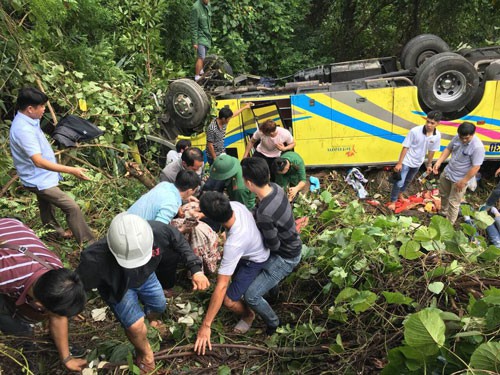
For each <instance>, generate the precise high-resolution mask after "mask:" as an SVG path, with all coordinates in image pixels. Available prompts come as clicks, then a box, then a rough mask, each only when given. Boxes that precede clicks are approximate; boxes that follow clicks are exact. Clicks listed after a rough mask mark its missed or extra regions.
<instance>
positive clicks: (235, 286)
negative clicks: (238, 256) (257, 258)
mask: <svg viewBox="0 0 500 375" xmlns="http://www.w3.org/2000/svg"><path fill="white" fill-rule="evenodd" d="M265 263H266V262H262V263H256V262H252V261H251V260H247V259H242V260H240V261H239V262H238V267H237V269H236V272H235V274H234V275H233V278H232V280H231V284H230V285H229V287H228V288H227V291H226V296H227V297H228V298H229V299H230V300H231V301H239V300H240V299H241V297H243V294H245V292H246V291H247V289H248V287H249V286H250V284H252V282H253V281H254V280H255V278H256V277H257V275H258V274H259V273H260V271H261V270H262V267H263V266H264V264H265Z"/></svg>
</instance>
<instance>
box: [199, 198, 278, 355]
mask: <svg viewBox="0 0 500 375" xmlns="http://www.w3.org/2000/svg"><path fill="white" fill-rule="evenodd" d="M200 209H201V211H202V212H203V213H204V214H205V215H206V216H207V217H208V218H210V219H212V220H214V221H216V222H218V223H221V224H222V225H223V226H224V227H225V228H226V231H227V234H226V235H227V239H226V243H225V244H224V253H223V255H222V261H221V264H220V267H219V274H218V276H217V284H216V285H215V290H214V292H213V294H212V298H210V304H209V306H208V310H207V313H206V315H205V317H204V319H203V322H202V324H201V327H200V329H199V330H198V336H197V338H196V343H195V344H194V351H195V352H197V353H198V354H203V355H204V354H205V349H206V346H207V345H208V348H209V349H210V350H211V349H212V345H211V343H210V334H211V331H210V327H211V326H212V323H213V321H214V319H215V316H216V315H217V313H218V312H219V309H220V308H221V306H222V304H224V306H226V307H227V308H228V309H230V310H231V311H232V312H234V313H236V314H238V315H239V316H241V320H240V321H239V322H238V324H237V325H236V327H235V332H238V333H245V332H247V331H248V329H249V328H250V325H251V323H252V321H253V320H254V317H255V314H254V312H253V311H252V310H250V309H249V308H248V306H246V305H245V304H244V303H243V302H242V301H241V297H242V296H243V295H244V294H245V292H246V290H247V289H248V287H249V286H250V284H251V283H252V282H253V281H254V280H255V278H256V277H257V276H258V275H259V273H260V272H261V270H262V268H263V267H264V265H265V263H266V260H267V259H268V258H269V250H268V249H266V248H265V247H264V244H263V242H262V237H261V235H260V232H259V230H258V229H257V225H256V224H255V221H254V219H253V216H252V214H251V213H250V211H248V209H247V208H246V207H245V206H244V205H243V204H241V203H238V202H230V201H229V199H228V198H227V197H226V196H225V195H224V194H222V193H219V192H212V191H211V192H206V193H205V194H203V195H202V196H201V199H200Z"/></svg>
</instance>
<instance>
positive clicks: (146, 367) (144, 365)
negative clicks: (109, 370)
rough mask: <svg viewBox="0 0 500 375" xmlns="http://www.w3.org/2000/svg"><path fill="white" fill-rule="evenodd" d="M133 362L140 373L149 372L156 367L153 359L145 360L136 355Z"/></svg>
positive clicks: (141, 374)
mask: <svg viewBox="0 0 500 375" xmlns="http://www.w3.org/2000/svg"><path fill="white" fill-rule="evenodd" d="M134 364H135V365H136V366H137V367H139V370H140V375H147V374H151V373H152V372H153V371H154V370H155V369H156V364H155V361H154V360H153V362H146V361H145V360H144V359H143V358H140V357H136V358H135V360H134Z"/></svg>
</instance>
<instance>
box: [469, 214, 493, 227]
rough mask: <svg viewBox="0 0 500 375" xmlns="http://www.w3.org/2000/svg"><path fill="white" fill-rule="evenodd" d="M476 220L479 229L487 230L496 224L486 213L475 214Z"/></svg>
mask: <svg viewBox="0 0 500 375" xmlns="http://www.w3.org/2000/svg"><path fill="white" fill-rule="evenodd" d="M474 219H476V225H477V227H478V228H479V229H486V228H487V227H489V226H490V225H491V224H493V223H494V222H495V220H494V219H493V218H492V217H491V216H490V215H489V214H488V212H486V211H477V212H474Z"/></svg>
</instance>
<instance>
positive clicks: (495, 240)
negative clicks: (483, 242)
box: [486, 217, 500, 247]
mask: <svg viewBox="0 0 500 375" xmlns="http://www.w3.org/2000/svg"><path fill="white" fill-rule="evenodd" d="M486 233H487V234H488V238H489V239H490V242H491V243H492V244H493V245H495V246H496V247H500V217H495V222H494V223H493V224H491V225H490V226H489V227H488V228H486Z"/></svg>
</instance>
